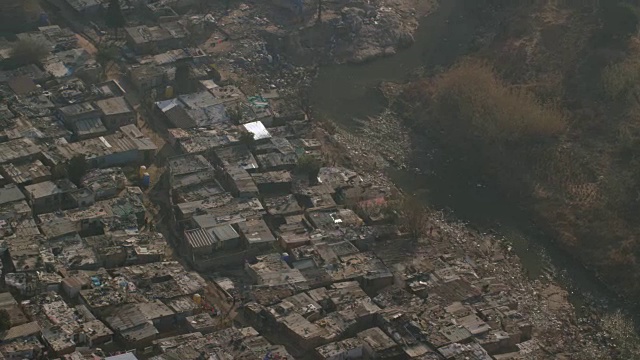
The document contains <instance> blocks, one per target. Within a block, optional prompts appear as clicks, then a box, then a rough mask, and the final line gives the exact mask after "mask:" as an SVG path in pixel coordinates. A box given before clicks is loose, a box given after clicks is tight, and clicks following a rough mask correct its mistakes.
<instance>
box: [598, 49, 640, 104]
mask: <svg viewBox="0 0 640 360" xmlns="http://www.w3.org/2000/svg"><path fill="white" fill-rule="evenodd" d="M639 81H640V61H638V60H636V59H635V58H630V59H628V60H626V61H623V62H621V63H618V64H613V65H609V66H607V67H606V68H605V69H604V70H603V71H602V87H603V90H604V94H605V96H606V97H607V98H609V99H611V100H615V99H620V98H624V97H626V96H627V95H628V94H629V92H630V91H631V90H632V89H633V88H634V87H635V86H636V84H637V83H638V82H639Z"/></svg>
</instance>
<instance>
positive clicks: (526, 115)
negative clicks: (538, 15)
mask: <svg viewBox="0 0 640 360" xmlns="http://www.w3.org/2000/svg"><path fill="white" fill-rule="evenodd" d="M431 102H432V104H431V107H430V108H431V111H430V114H429V115H430V116H429V119H430V120H428V121H432V122H434V123H435V124H436V125H438V127H440V128H441V129H442V130H444V131H445V132H446V133H447V134H449V135H451V136H452V140H455V141H459V142H461V143H463V142H465V141H467V140H472V141H473V142H474V143H478V142H479V143H484V144H486V145H492V144H496V143H515V142H518V141H523V140H527V139H540V138H549V137H554V136H558V135H560V134H562V133H563V132H564V130H565V128H566V124H567V123H566V119H565V117H564V115H563V114H562V113H561V112H559V111H558V110H557V109H556V108H554V107H552V106H547V105H544V104H541V103H540V102H539V101H537V100H536V98H535V97H534V96H533V95H532V94H530V93H528V92H526V91H524V90H521V89H513V88H510V87H508V86H507V85H506V84H504V83H502V82H501V81H500V80H499V79H498V78H497V76H496V74H495V72H494V71H493V70H492V69H491V68H490V67H489V66H487V65H486V64H483V63H479V62H470V61H468V62H464V63H462V64H460V65H457V66H455V67H454V68H452V69H451V70H449V71H447V72H446V73H444V74H442V75H440V76H439V77H437V78H436V79H435V81H434V84H433V90H432V95H431Z"/></svg>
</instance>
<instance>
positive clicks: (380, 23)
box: [264, 0, 436, 64]
mask: <svg viewBox="0 0 640 360" xmlns="http://www.w3.org/2000/svg"><path fill="white" fill-rule="evenodd" d="M304 4H305V6H304V9H306V10H305V11H304V12H303V16H302V18H301V21H300V23H299V24H298V26H297V27H295V28H293V29H285V28H282V27H271V28H268V29H265V31H264V36H265V39H266V40H267V42H268V43H269V46H270V47H272V48H273V49H275V50H276V51H278V52H280V53H283V54H286V56H288V57H289V58H290V59H291V60H292V61H293V62H295V63H300V64H317V63H359V62H364V61H367V60H371V59H374V58H377V57H381V56H388V55H393V54H395V52H396V51H397V50H398V49H400V48H403V47H407V46H410V45H411V44H412V43H413V34H414V32H415V31H416V29H417V28H418V21H419V19H420V18H422V17H423V16H425V15H427V14H428V13H429V12H431V11H433V9H434V8H435V7H436V1H435V0H369V1H364V0H361V1H351V2H348V3H344V2H330V1H325V2H323V7H322V12H321V20H320V21H319V20H318V13H317V10H316V9H317V0H311V1H304ZM292 10H293V14H295V9H287V8H283V11H284V12H291V11H292Z"/></svg>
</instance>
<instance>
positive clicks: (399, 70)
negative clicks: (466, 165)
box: [312, 0, 620, 308]
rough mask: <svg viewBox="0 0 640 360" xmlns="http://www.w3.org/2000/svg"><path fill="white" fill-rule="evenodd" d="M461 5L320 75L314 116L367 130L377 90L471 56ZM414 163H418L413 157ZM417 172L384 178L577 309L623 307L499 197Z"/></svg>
mask: <svg viewBox="0 0 640 360" xmlns="http://www.w3.org/2000/svg"><path fill="white" fill-rule="evenodd" d="M465 3H467V4H468V3H470V2H469V1H466V0H441V4H440V7H439V8H438V9H437V10H436V11H435V12H434V13H432V14H431V15H429V16H428V17H426V18H425V19H423V20H422V22H421V24H420V27H419V28H418V31H417V33H416V35H415V43H414V45H413V46H412V47H410V48H408V49H405V50H402V51H399V52H398V53H397V54H396V55H394V56H392V57H387V58H382V59H378V60H374V61H371V62H368V63H365V64H360V65H337V66H327V67H322V68H321V69H320V72H319V75H318V78H317V79H316V80H315V83H314V86H313V91H312V95H313V96H312V98H313V101H314V110H315V111H316V113H317V114H319V115H320V116H324V117H326V118H329V119H332V120H333V121H335V122H337V123H339V124H340V125H342V126H344V127H346V128H349V129H352V130H357V127H359V126H366V121H363V119H366V118H367V117H368V116H375V115H376V114H378V113H379V112H380V111H381V110H382V109H383V107H384V105H385V102H384V99H382V98H381V97H380V95H379V93H378V92H377V91H376V87H377V86H378V84H380V82H383V81H394V82H403V81H406V80H409V79H410V78H411V77H412V76H415V75H413V74H415V73H416V70H417V69H423V71H426V72H427V73H429V72H432V71H434V70H437V69H438V67H447V66H449V65H451V64H452V63H453V62H455V61H456V59H459V58H460V57H463V56H464V55H465V54H467V53H470V52H471V51H472V47H473V42H474V41H475V37H476V33H477V29H478V25H479V24H478V23H477V21H478V20H476V19H475V18H474V17H473V16H467V15H468V14H470V13H471V12H472V10H471V9H470V8H468V7H467V6H466V5H465ZM427 157H428V156H426V155H425V156H424V158H425V159H426V158H427ZM416 158H422V156H421V155H420V154H418V155H417V156H416ZM415 166H416V167H417V168H419V169H420V170H419V171H418V172H416V171H414V170H397V169H390V170H389V174H390V176H391V177H392V178H393V179H394V181H395V182H396V183H397V184H398V186H399V187H400V188H402V189H403V190H404V191H405V193H408V194H414V195H415V196H418V197H420V198H421V199H423V200H424V202H425V203H426V204H428V205H429V206H432V207H434V208H439V209H447V210H451V212H452V213H453V214H454V216H455V217H456V218H458V219H462V220H463V221H467V222H469V224H470V226H472V227H475V228H478V229H482V230H483V231H488V230H490V229H491V230H495V231H496V232H497V233H498V234H499V236H503V237H505V238H506V239H507V240H508V241H509V242H510V243H511V244H512V246H513V249H514V251H515V252H516V253H517V254H518V255H519V256H520V258H521V259H522V263H523V266H524V267H525V270H526V271H527V272H528V274H529V275H530V276H531V277H532V278H537V277H539V276H540V275H543V274H544V273H548V272H550V271H553V272H555V273H556V274H557V275H558V277H559V279H560V280H561V281H562V282H564V283H565V285H566V286H567V287H568V288H569V289H570V291H571V294H572V302H573V303H574V305H576V308H579V307H580V306H581V305H582V304H584V302H585V300H586V299H589V300H593V301H595V302H598V303H608V304H609V305H613V306H614V307H618V306H619V305H620V304H619V302H618V301H617V299H616V298H615V296H614V295H613V294H612V293H611V292H610V291H608V290H607V289H606V288H605V287H604V286H603V285H602V284H601V283H600V282H599V281H598V280H597V279H596V278H595V276H594V275H593V274H592V273H591V272H589V271H588V270H586V269H585V268H584V267H582V266H581V265H580V264H579V263H578V262H576V261H572V260H571V259H570V258H569V257H568V256H567V255H566V254H564V253H563V252H562V251H560V250H559V249H558V248H557V247H556V246H554V244H553V243H552V241H551V239H548V238H546V237H544V236H542V235H541V234H540V233H538V232H537V231H536V229H535V226H533V225H532V224H531V223H530V222H529V221H528V220H527V218H526V216H524V215H523V212H521V211H519V209H514V208H513V206H511V202H508V201H507V199H504V198H503V197H502V195H501V193H500V191H498V189H491V188H489V187H487V186H485V185H484V184H482V182H481V180H475V179H467V178H461V177H458V176H451V175H439V174H438V173H437V172H436V171H431V169H430V168H429V161H428V160H424V161H417V163H416V165H415ZM449 174H450V173H449Z"/></svg>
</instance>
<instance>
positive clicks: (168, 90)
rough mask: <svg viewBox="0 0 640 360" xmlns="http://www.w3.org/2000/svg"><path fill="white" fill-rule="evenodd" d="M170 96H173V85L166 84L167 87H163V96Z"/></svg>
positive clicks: (169, 97) (168, 97)
mask: <svg viewBox="0 0 640 360" xmlns="http://www.w3.org/2000/svg"><path fill="white" fill-rule="evenodd" d="M172 97H173V86H171V85H167V87H166V88H165V89H164V98H165V99H171V98H172Z"/></svg>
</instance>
